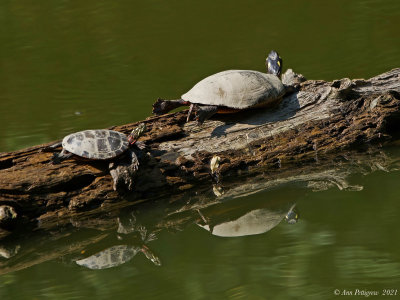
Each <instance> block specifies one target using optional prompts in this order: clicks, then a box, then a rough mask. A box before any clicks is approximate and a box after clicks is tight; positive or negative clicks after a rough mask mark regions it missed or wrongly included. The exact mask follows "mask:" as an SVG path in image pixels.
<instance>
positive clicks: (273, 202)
mask: <svg viewBox="0 0 400 300" xmlns="http://www.w3.org/2000/svg"><path fill="white" fill-rule="evenodd" d="M365 150H366V151H363V152H359V151H354V150H352V151H344V152H342V153H341V154H340V155H332V156H329V157H328V156H327V157H326V158H325V159H321V160H319V162H318V164H315V165H314V166H310V165H304V166H302V167H298V168H296V169H294V170H286V171H284V172H280V171H279V170H275V171H272V172H271V171H269V170H268V169H263V170H261V169H259V172H257V173H254V174H252V176H238V177H233V178H230V180H228V181H226V182H224V184H223V186H221V189H220V190H219V192H218V193H215V188H214V187H213V186H212V185H210V184H209V185H204V186H196V188H194V189H193V190H190V191H189V190H188V191H186V192H184V193H181V194H179V195H178V196H176V195H172V196H170V197H168V198H164V199H160V200H157V201H156V203H154V202H144V203H140V204H132V203H131V202H129V201H127V200H126V199H121V200H120V201H119V202H118V203H114V204H113V205H109V206H108V207H107V208H106V210H105V209H104V208H102V207H98V208H96V209H94V210H92V211H90V212H77V213H75V214H74V215H72V216H67V215H64V216H62V217H54V216H53V217H50V216H49V217H48V218H42V219H41V221H40V223H39V224H38V225H39V226H38V228H34V229H33V230H32V231H30V232H27V231H26V229H23V232H22V234H20V233H19V232H17V231H16V232H14V233H12V234H10V235H8V236H7V237H5V238H3V239H2V240H1V241H0V274H5V273H9V272H14V271H17V270H20V269H24V268H28V267H30V266H33V265H36V264H40V263H42V262H45V261H49V260H54V259H59V260H61V261H63V262H67V263H71V262H72V263H75V262H76V261H77V260H78V261H79V260H81V259H82V258H85V257H88V256H89V257H90V255H92V254H94V253H98V252H99V251H104V250H105V248H107V247H115V246H117V245H122V246H123V245H125V244H127V245H130V246H129V247H133V248H132V249H142V248H143V246H146V248H147V249H148V248H150V249H151V248H152V246H151V245H148V241H147V242H146V241H144V240H145V239H143V235H147V236H148V235H149V234H151V235H153V236H157V235H160V234H161V233H162V232H168V233H171V232H172V233H174V232H177V231H182V230H185V228H186V227H187V226H190V225H192V224H193V223H195V224H197V225H199V226H200V227H202V228H204V229H206V230H209V231H210V232H211V233H212V234H213V235H217V236H224V237H236V236H243V235H253V234H261V233H265V232H268V231H269V230H271V229H272V228H274V227H275V226H277V225H278V224H279V223H280V222H282V220H283V219H284V218H285V216H286V214H287V213H288V211H290V210H291V208H292V207H293V205H294V204H296V202H297V200H298V199H300V198H302V197H303V196H304V194H305V193H307V192H309V191H310V190H313V191H321V190H325V189H328V188H331V187H334V188H338V189H340V190H347V191H359V190H361V189H362V186H360V185H359V184H358V183H357V182H350V180H349V178H350V177H351V176H353V175H357V174H358V175H359V174H363V175H368V174H370V173H372V172H375V171H385V172H389V171H394V170H398V169H399V167H400V153H399V151H390V149H387V150H385V151H383V150H382V149H379V148H377V147H369V148H368V149H365ZM274 189H280V190H281V191H282V195H281V197H279V199H274V198H273V197H269V196H268V194H266V195H265V199H264V198H263V199H262V201H260V200H255V199H252V200H254V201H243V197H247V196H248V195H249V194H254V193H259V192H268V191H271V190H274ZM272 194H273V193H271V195H272ZM247 199H248V198H247ZM298 209H299V210H300V212H301V210H302V208H301V203H300V204H299V205H298ZM252 216H255V219H256V220H257V222H254V221H253V222H251V219H252ZM232 226H234V228H235V230H234V231H235V232H234V233H232V232H231V231H230V228H231V227H232ZM27 237H29V238H27ZM144 244H145V245H144ZM108 249H109V248H108ZM152 250H153V251H154V253H156V254H157V249H152ZM137 252H139V250H137ZM156 254H155V255H156ZM146 256H147V255H146ZM124 262H127V261H122V262H120V263H124Z"/></svg>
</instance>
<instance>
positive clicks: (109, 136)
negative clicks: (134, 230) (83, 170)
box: [51, 123, 146, 190]
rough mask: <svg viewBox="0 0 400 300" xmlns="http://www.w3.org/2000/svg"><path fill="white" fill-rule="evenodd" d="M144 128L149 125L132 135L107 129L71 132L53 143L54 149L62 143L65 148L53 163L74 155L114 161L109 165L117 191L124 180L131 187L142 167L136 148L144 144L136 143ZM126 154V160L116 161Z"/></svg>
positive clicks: (137, 128) (136, 130) (142, 125)
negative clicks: (133, 177) (135, 174)
mask: <svg viewBox="0 0 400 300" xmlns="http://www.w3.org/2000/svg"><path fill="white" fill-rule="evenodd" d="M145 130H146V125H145V124H144V123H141V124H139V125H138V126H137V127H136V128H134V129H133V130H132V132H131V134H130V135H129V136H126V135H125V134H123V133H121V132H118V131H114V130H107V129H96V130H84V131H79V132H75V133H72V134H69V135H67V136H66V137H64V139H63V140H62V142H61V143H57V144H54V145H52V146H51V148H56V147H58V146H60V145H62V147H63V150H62V151H61V152H60V153H59V154H57V153H55V154H54V155H53V158H52V163H53V164H57V163H60V162H61V161H62V160H64V159H66V158H69V157H71V156H73V155H77V156H80V157H83V158H87V159H95V160H111V162H110V164H109V168H110V174H111V176H112V177H113V180H114V190H117V187H118V186H120V185H121V184H122V183H124V184H125V185H126V187H127V188H128V190H131V189H132V176H133V174H134V173H135V172H136V171H137V170H138V167H139V160H138V157H137V155H136V153H135V151H134V150H135V148H136V149H143V148H144V144H143V143H140V142H138V143H137V140H138V138H139V137H140V136H141V135H142V134H143V133H144V131H145ZM132 146H133V147H132ZM124 153H125V154H126V155H124V160H119V161H113V159H115V158H117V157H120V156H121V155H122V154H124Z"/></svg>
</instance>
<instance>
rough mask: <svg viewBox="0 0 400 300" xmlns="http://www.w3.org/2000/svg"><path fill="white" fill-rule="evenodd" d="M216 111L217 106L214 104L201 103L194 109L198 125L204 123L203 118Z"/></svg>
mask: <svg viewBox="0 0 400 300" xmlns="http://www.w3.org/2000/svg"><path fill="white" fill-rule="evenodd" d="M217 112H218V106H215V105H203V106H199V108H198V109H197V111H196V120H197V123H198V125H201V124H203V123H204V121H205V120H207V119H209V118H210V117H211V116H212V115H214V114H216V113H217Z"/></svg>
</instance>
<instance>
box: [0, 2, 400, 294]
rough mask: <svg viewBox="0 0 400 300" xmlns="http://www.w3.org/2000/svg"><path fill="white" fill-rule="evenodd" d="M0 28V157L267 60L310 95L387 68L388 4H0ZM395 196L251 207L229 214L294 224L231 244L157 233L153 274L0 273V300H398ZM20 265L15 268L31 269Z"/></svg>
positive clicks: (113, 120)
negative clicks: (279, 64)
mask: <svg viewBox="0 0 400 300" xmlns="http://www.w3.org/2000/svg"><path fill="white" fill-rule="evenodd" d="M0 25H1V26H0V45H1V46H0V151H12V150H16V149H21V148H24V147H27V146H31V145H36V144H40V143H45V142H49V141H52V140H56V139H59V138H61V137H63V136H64V135H66V134H68V133H71V132H74V131H77V130H82V129H88V128H105V127H109V126H111V125H119V124H125V123H129V122H134V121H138V120H141V119H143V118H145V117H147V116H149V115H150V112H151V104H152V102H153V101H154V100H155V99H156V98H157V97H163V98H176V97H179V96H180V95H181V94H183V93H184V92H186V91H187V90H188V89H189V88H190V87H191V86H192V85H193V84H194V83H196V82H197V81H198V80H200V79H201V78H203V77H204V76H207V75H210V74H212V73H215V72H217V71H221V70H225V69H253V70H259V71H264V68H265V66H264V61H265V57H266V55H267V53H268V52H269V51H270V50H271V49H275V50H277V51H278V52H279V53H280V54H281V56H282V57H283V60H284V69H286V68H288V67H290V68H293V69H294V70H295V71H296V72H299V73H302V74H304V76H305V77H307V78H309V79H324V80H332V79H337V78H342V77H350V78H368V77H371V76H374V75H377V74H379V73H382V72H385V71H388V70H390V69H392V68H395V67H400V65H399V62H400V29H399V28H400V2H399V1H398V0H392V1H390V0H386V1H378V0H363V1H361V0H357V1H356V0H354V1H343V0H338V1H329V2H328V1H295V0H287V1H256V0H248V1H226V0H223V1H209V0H206V1H201V2H200V1H158V0H149V1H104V0H97V1H92V0H90V1H67V0H51V1H50V0H43V1H40V4H39V2H38V1H27V0H22V1H11V0H4V1H1V3H0ZM399 180H400V173H399V172H396V171H393V172H390V173H386V172H383V171H378V172H375V173H373V174H370V175H367V176H361V175H356V176H355V178H352V181H353V182H354V183H356V184H357V185H362V186H363V187H364V189H363V190H362V191H359V192H350V191H341V190H339V189H337V188H331V189H329V190H327V191H323V192H312V191H311V190H304V189H299V190H297V187H282V188H278V189H275V190H273V191H267V192H260V193H257V194H255V195H252V196H248V197H245V198H242V199H240V200H241V201H242V202H246V203H249V206H251V205H253V206H254V207H258V206H259V205H264V204H263V203H267V202H268V201H271V199H279V200H282V201H287V202H291V203H292V202H293V203H294V202H295V203H297V208H298V209H299V212H300V220H299V222H298V223H297V224H295V225H289V224H286V223H285V222H281V223H280V224H279V225H277V226H275V227H274V228H273V229H271V230H270V231H268V232H266V233H264V234H259V235H249V236H241V237H235V238H232V237H231V238H226V237H225V238H223V237H218V236H215V235H211V234H210V233H209V232H207V231H206V230H204V229H202V228H201V227H199V226H197V225H195V224H191V225H188V226H185V227H184V228H182V231H179V230H178V231H177V230H175V231H176V232H175V231H174V232H175V233H172V232H169V231H167V230H163V231H161V232H160V233H159V234H158V239H157V240H155V241H152V242H151V243H149V247H150V246H151V249H152V250H153V251H154V252H155V253H156V254H157V255H158V256H159V257H160V259H161V261H162V266H161V267H158V266H155V265H154V264H153V263H151V262H150V261H149V260H148V259H146V257H145V256H144V255H143V254H142V253H139V254H137V255H136V256H135V257H134V258H133V259H132V260H130V261H129V262H127V263H125V264H122V265H120V266H118V267H115V268H111V269H106V270H98V271H96V270H89V269H85V268H83V267H80V266H77V265H76V264H75V263H74V259H72V258H70V257H69V256H66V257H61V256H59V257H48V259H43V260H42V261H43V262H42V263H36V264H34V265H32V266H30V267H27V268H22V269H21V270H19V271H11V272H1V273H5V274H3V275H0V299H84V298H92V299H110V298H114V299H297V298H299V297H305V296H308V298H311V299H321V298H322V299H326V298H338V297H336V296H334V290H335V289H339V290H340V291H341V292H342V291H343V290H347V291H353V292H354V291H355V290H356V289H359V290H368V291H379V292H380V293H382V289H398V290H399V292H398V293H397V297H398V296H399V295H400V251H399V246H400V242H399V238H398V237H399V236H400V230H399V226H398V216H399V214H400V202H399V198H400V193H399V192H398V189H397V188H398V182H399ZM288 188H289V189H290V192H288ZM236 201H237V200H236ZM226 205H231V204H226ZM242 209H243V210H245V211H246V209H244V208H242ZM247 211H250V209H248V210H247ZM150 215H151V214H150ZM84 232H85V230H83V229H82V232H78V235H72V236H71V241H70V242H71V245H73V244H74V243H77V242H78V241H79V240H81V239H82V238H83V237H82V236H85V234H84ZM79 234H82V236H79ZM112 234H114V235H115V233H110V235H112ZM101 243H105V242H103V241H101V242H100V244H99V245H97V246H96V247H98V248H99V249H100V250H101V248H102V246H104V248H106V247H109V246H110V245H108V244H107V245H102V244H101ZM23 245H25V244H23ZM58 246H59V245H58V244H57V243H56V244H54V245H53V246H52V247H55V249H57V247H58ZM23 247H25V248H29V246H27V245H25V246H21V249H20V250H19V251H20V252H19V253H24V252H23V250H24V248H23ZM31 249H32V251H31V252H30V253H28V254H27V253H25V254H24V255H26V256H27V257H28V258H29V257H30V256H31V257H32V260H33V258H37V257H40V256H41V255H43V249H41V250H38V251H37V253H36V251H35V247H32V248H31ZM67 252H68V251H67ZM75 252H76V253H78V254H79V251H75ZM65 254H69V253H65ZM18 255H19V254H17V255H16V256H15V257H12V258H10V260H12V259H14V261H15V263H16V262H18V259H19V258H18ZM25 258H26V257H25ZM0 263H1V264H2V265H3V266H5V265H6V264H7V260H6V259H5V258H0ZM0 271H2V270H0ZM351 298H352V299H353V298H355V297H351ZM363 298H364V297H363ZM377 298H379V296H378V297H374V299H377ZM393 298H395V297H393V296H392V297H389V299H393Z"/></svg>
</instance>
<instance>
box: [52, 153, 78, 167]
mask: <svg viewBox="0 0 400 300" xmlns="http://www.w3.org/2000/svg"><path fill="white" fill-rule="evenodd" d="M72 155H73V154H72V153H70V152H68V151H66V150H64V149H63V150H62V151H61V152H60V153H54V154H53V157H52V158H51V163H52V164H53V165H57V164H59V163H60V162H62V161H63V160H64V159H67V158H69V157H71V156H72Z"/></svg>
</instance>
